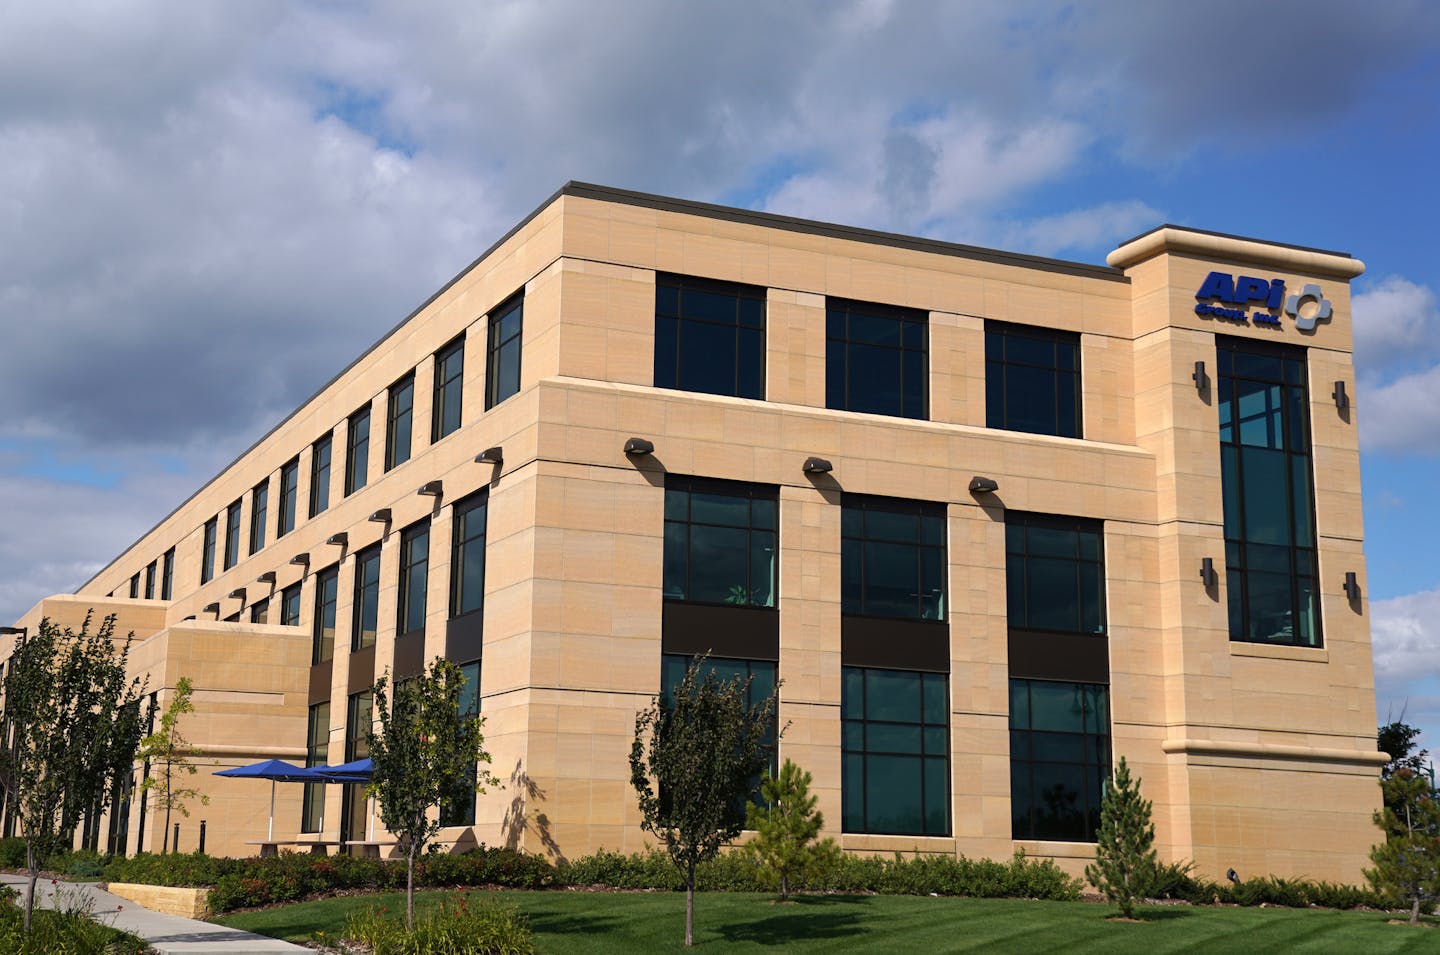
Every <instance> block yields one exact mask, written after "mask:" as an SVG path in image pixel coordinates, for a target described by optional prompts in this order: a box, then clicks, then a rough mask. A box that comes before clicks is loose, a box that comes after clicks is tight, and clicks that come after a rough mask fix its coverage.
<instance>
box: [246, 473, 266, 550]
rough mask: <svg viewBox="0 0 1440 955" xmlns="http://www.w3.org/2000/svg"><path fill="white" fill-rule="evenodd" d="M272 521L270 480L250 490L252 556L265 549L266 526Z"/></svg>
mask: <svg viewBox="0 0 1440 955" xmlns="http://www.w3.org/2000/svg"><path fill="white" fill-rule="evenodd" d="M269 519H270V479H269V478H266V479H265V480H263V481H261V482H260V483H259V484H257V485H255V486H254V487H252V488H251V489H250V554H251V555H252V556H253V555H254V554H256V553H259V551H260V550H262V549H263V548H264V547H265V524H266V522H267V521H268V520H269Z"/></svg>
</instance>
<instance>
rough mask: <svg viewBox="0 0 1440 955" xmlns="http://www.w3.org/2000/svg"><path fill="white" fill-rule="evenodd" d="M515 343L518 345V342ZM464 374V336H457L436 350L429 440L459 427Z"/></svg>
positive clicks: (443, 435)
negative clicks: (433, 401) (433, 403)
mask: <svg viewBox="0 0 1440 955" xmlns="http://www.w3.org/2000/svg"><path fill="white" fill-rule="evenodd" d="M517 321H518V319H517ZM516 347H517V348H518V347H519V346H518V344H517V346H516ZM464 377H465V339H464V338H458V339H456V340H455V341H453V342H451V343H450V344H449V345H446V346H445V347H444V348H442V349H440V351H438V352H436V353H435V405H434V407H433V408H432V409H431V417H430V440H431V441H439V440H440V439H441V438H443V437H445V436H446V435H447V434H449V433H451V432H452V431H454V430H455V429H457V428H459V427H460V403H461V397H462V395H461V388H462V386H463V384H464Z"/></svg>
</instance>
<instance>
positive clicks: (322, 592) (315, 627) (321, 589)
mask: <svg viewBox="0 0 1440 955" xmlns="http://www.w3.org/2000/svg"><path fill="white" fill-rule="evenodd" d="M286 594H287V595H288V594H289V591H288V590H287V591H286ZM339 596H340V568H339V566H338V565H337V566H335V567H326V568H325V569H324V570H322V571H320V573H318V574H316V575H315V620H314V623H313V624H312V626H311V649H310V663H311V665H314V664H316V663H324V662H325V661H326V660H329V659H331V658H332V657H334V656H335V604H336V602H337V600H338V598H339ZM295 597H296V600H295V608H296V615H295V618H296V619H295V622H296V623H299V622H300V619H299V616H300V615H299V608H300V600H299V597H300V589H299V586H298V585H297V586H296V589H295Z"/></svg>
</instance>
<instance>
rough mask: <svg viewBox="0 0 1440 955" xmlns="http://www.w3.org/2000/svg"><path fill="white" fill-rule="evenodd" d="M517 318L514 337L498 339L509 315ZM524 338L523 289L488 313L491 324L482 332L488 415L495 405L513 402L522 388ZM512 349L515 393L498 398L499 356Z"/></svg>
mask: <svg viewBox="0 0 1440 955" xmlns="http://www.w3.org/2000/svg"><path fill="white" fill-rule="evenodd" d="M514 313H518V314H519V323H518V325H517V327H516V329H515V333H514V334H513V335H509V336H507V337H506V338H504V339H501V338H500V329H501V328H502V326H503V325H504V323H505V319H507V318H509V317H510V316H511V314H514ZM524 337H525V290H524V289H523V288H522V289H521V290H520V291H518V292H516V293H515V294H514V295H512V296H510V297H509V298H507V299H506V300H505V301H503V302H501V303H500V304H499V305H498V306H496V307H495V308H494V309H492V310H491V312H490V320H489V321H488V322H487V323H486V330H485V410H486V411H489V410H490V409H491V408H494V407H495V406H496V405H498V404H500V403H502V402H504V401H505V400H506V399H508V398H512V397H514V396H515V395H518V394H519V393H520V390H521V387H522V381H521V375H520V373H521V370H522V369H523V368H524V360H525V356H524V348H523V343H524ZM512 343H513V344H514V345H515V352H514V355H515V358H514V365H515V390H514V391H510V392H506V393H505V394H503V395H502V394H500V376H499V367H500V362H501V360H502V357H503V356H502V352H503V351H504V350H505V349H506V348H507V347H508V346H509V345H511V344H512Z"/></svg>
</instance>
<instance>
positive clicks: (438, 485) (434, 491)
mask: <svg viewBox="0 0 1440 955" xmlns="http://www.w3.org/2000/svg"><path fill="white" fill-rule="evenodd" d="M415 493H416V494H424V495H425V496H426V497H439V496H440V495H441V494H443V493H445V491H444V482H442V481H426V482H425V483H424V484H422V485H420V489H419V490H418V491H416V492H415Z"/></svg>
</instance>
